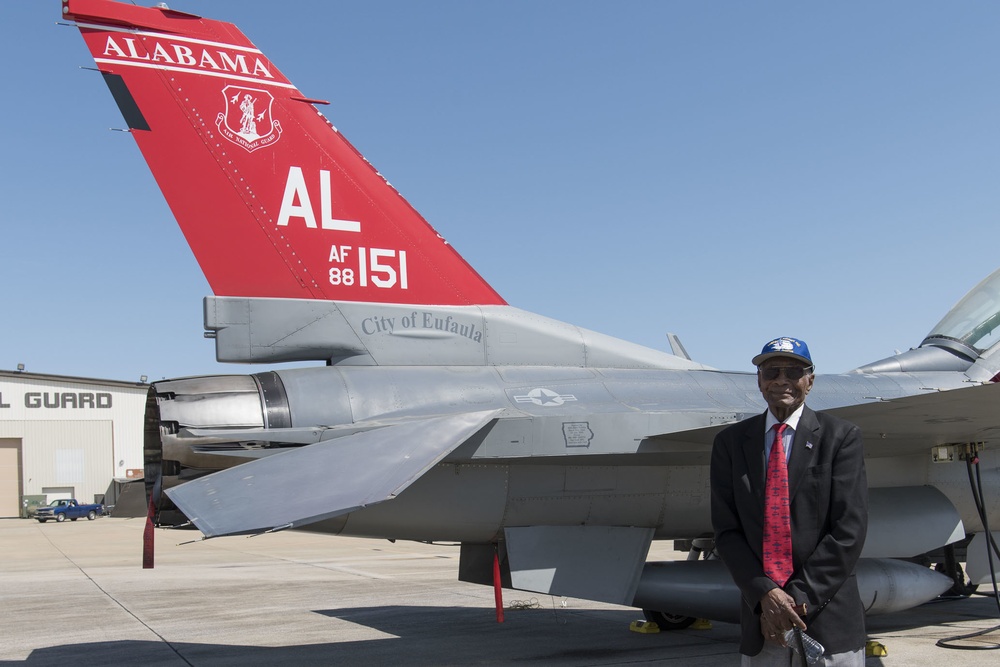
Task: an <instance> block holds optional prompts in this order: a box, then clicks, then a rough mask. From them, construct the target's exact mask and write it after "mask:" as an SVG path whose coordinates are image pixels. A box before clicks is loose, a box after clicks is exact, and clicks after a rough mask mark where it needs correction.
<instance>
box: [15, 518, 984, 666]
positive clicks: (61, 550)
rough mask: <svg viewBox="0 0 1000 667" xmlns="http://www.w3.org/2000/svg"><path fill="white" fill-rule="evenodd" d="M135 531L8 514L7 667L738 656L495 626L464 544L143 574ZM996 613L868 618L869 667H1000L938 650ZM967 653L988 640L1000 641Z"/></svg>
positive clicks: (688, 638) (540, 619)
mask: <svg viewBox="0 0 1000 667" xmlns="http://www.w3.org/2000/svg"><path fill="white" fill-rule="evenodd" d="M142 528H143V521H142V520H140V519H112V518H100V519H98V520H97V521H93V522H89V521H86V520H81V521H76V522H65V523H51V522H50V523H46V524H39V523H38V522H36V521H29V520H21V519H5V520H0V603H2V604H0V665H31V666H39V667H40V666H43V665H45V666H47V665H53V666H55V665H58V666H60V667H62V666H65V665H85V666H86V665H121V664H137V665H163V666H170V667H174V666H182V665H196V666H199V667H201V666H207V665H213V666H214V665H241V666H246V665H303V664H310V665H311V664H322V665H333V664H364V665H506V664H521V663H527V664H544V665H637V664H650V665H677V666H684V667H688V666H693V667H699V666H702V665H706V666H707V665H712V666H716V665H722V666H735V665H738V664H739V658H738V655H737V638H738V628H737V626H735V625H732V624H728V623H714V624H712V627H711V629H706V630H695V629H687V630H682V631H678V632H661V633H659V634H638V633H634V632H630V631H629V623H630V622H631V621H633V620H636V619H640V618H641V617H642V614H641V612H639V611H638V610H635V609H630V608H627V607H618V606H615V605H608V604H602V603H595V602H587V601H583V600H576V599H563V598H553V597H551V596H547V595H533V594H529V593H521V592H517V591H504V604H505V605H507V606H511V605H514V606H518V607H527V608H518V609H507V610H506V611H505V622H504V623H502V624H498V623H497V622H496V616H495V610H494V602H493V591H492V589H490V588H489V587H485V586H477V585H474V584H466V583H461V582H459V581H457V571H458V548H457V547H450V546H431V545H425V544H414V543H409V542H406V543H404V542H397V543H390V542H388V541H385V540H364V539H356V538H344V537H332V536H327V535H310V534H305V533H292V532H285V533H277V534H273V535H264V536H261V537H255V538H243V537H228V538H219V539H213V540H207V541H200V542H195V543H192V544H180V543H182V542H185V541H187V540H191V539H198V538H200V536H201V534H200V533H198V532H196V531H166V530H158V531H156V568H155V569H153V570H143V569H141V547H142V545H141V542H142ZM669 547H670V545H661V544H658V543H657V544H655V545H654V549H656V550H657V552H656V553H654V554H652V557H656V558H669V557H672V556H673V555H674V554H673V553H672V552H670V551H669ZM595 574H596V573H595ZM519 603H528V604H519ZM996 616H997V608H996V603H995V602H994V601H993V600H992V599H989V598H985V597H973V598H970V599H965V600H956V601H947V602H935V603H932V604H929V605H925V606H923V607H920V608H918V609H916V610H911V611H908V612H903V613H899V614H895V615H891V616H880V617H872V618H869V623H868V624H869V634H870V636H871V638H872V639H876V640H878V641H880V642H881V643H883V644H884V645H885V646H886V648H887V649H888V655H887V656H886V657H882V658H868V660H867V665H868V667H874V666H876V665H885V666H887V667H892V666H899V667H903V666H906V667H910V666H913V665H917V666H920V665H934V666H936V665H939V664H944V663H946V664H948V665H949V666H950V667H951V666H957V667H962V666H966V665H968V666H972V665H977V666H978V665H983V664H988V663H990V662H995V661H996V660H998V659H1000V652H990V651H982V650H977V651H962V650H947V649H943V648H939V647H936V646H935V642H936V641H937V640H938V639H941V638H945V637H951V636H955V635H959V634H964V633H968V632H973V631H975V630H980V629H985V628H990V627H993V626H995V625H997V624H998V623H1000V621H998V620H997V618H996ZM962 643H964V644H967V645H972V646H981V647H983V646H994V645H997V644H1000V632H993V633H991V634H990V635H987V636H986V637H984V638H980V639H978V640H972V641H968V642H962Z"/></svg>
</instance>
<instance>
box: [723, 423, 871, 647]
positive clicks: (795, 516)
mask: <svg viewBox="0 0 1000 667" xmlns="http://www.w3.org/2000/svg"><path fill="white" fill-rule="evenodd" d="M765 416H766V413H764V414H761V415H758V416H756V417H751V418H750V419H747V420H745V421H742V422H740V423H738V424H734V425H732V426H730V427H728V428H726V429H725V430H724V431H722V432H721V433H719V435H718V436H716V438H715V445H714V446H713V448H712V471H711V479H712V526H713V528H714V529H715V545H716V549H717V550H718V552H719V555H720V556H721V557H722V560H723V561H724V562H725V563H726V566H727V567H728V568H729V571H730V573H731V574H732V575H733V579H734V580H735V581H736V584H737V586H739V588H740V591H741V592H742V594H743V603H744V604H743V605H742V609H741V614H740V624H741V631H742V632H741V635H742V636H741V641H740V652H741V653H743V654H745V655H757V654H758V653H760V650H761V648H762V647H763V645H764V637H763V636H762V635H761V632H760V599H761V597H763V596H764V594H766V593H767V592H768V591H769V590H771V589H772V588H776V587H777V584H775V583H774V582H773V581H772V580H771V579H770V578H768V577H767V576H766V575H765V574H764V566H763V564H762V558H761V548H762V543H763V532H764V479H765V475H766V468H767V465H766V461H765V457H764V420H765ZM772 437H773V436H772ZM863 454H864V452H863V448H862V443H861V432H860V431H859V429H858V427H857V426H855V425H854V424H851V423H849V422H846V421H844V420H842V419H838V418H836V417H832V416H829V415H825V414H822V413H817V412H814V411H812V410H810V409H809V408H808V407H806V408H804V410H803V413H802V418H801V419H800V420H799V427H798V429H796V431H795V439H794V441H793V443H792V452H791V455H790V457H789V460H788V497H789V501H790V512H791V523H792V563H793V566H794V568H795V571H794V572H793V574H792V577H791V579H790V580H789V581H788V583H787V584H785V586H784V590H785V591H786V592H787V593H788V594H789V595H791V596H792V597H793V598H794V599H795V602H796V603H802V602H805V603H806V604H807V605H808V609H807V611H808V614H807V615H806V617H805V622H806V625H807V626H808V630H807V632H808V633H809V634H810V635H811V636H812V637H814V638H815V639H817V640H818V641H819V642H820V643H821V644H823V645H824V646H825V647H826V652H827V654H832V653H842V652H845V651H855V650H857V649H859V648H862V647H863V646H864V644H865V639H866V637H865V625H864V608H863V606H862V603H861V596H860V595H859V594H858V586H857V581H856V579H855V577H854V566H855V564H856V563H857V561H858V557H859V556H860V555H861V548H862V547H863V546H864V542H865V532H866V530H867V528H868V482H867V479H866V477H865V462H864V457H863Z"/></svg>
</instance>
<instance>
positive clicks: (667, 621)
mask: <svg viewBox="0 0 1000 667" xmlns="http://www.w3.org/2000/svg"><path fill="white" fill-rule="evenodd" d="M642 615H643V616H645V617H646V620H647V621H652V622H653V623H656V624H657V625H658V626H659V627H660V630H664V631H667V630H683V629H684V628H687V627H690V626H691V624H692V623H694V622H695V621H697V620H698V619H697V618H695V617H694V616H680V615H679V614H667V613H664V612H662V611H651V610H649V609H643V610H642Z"/></svg>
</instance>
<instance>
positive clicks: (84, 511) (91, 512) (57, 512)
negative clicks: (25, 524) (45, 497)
mask: <svg viewBox="0 0 1000 667" xmlns="http://www.w3.org/2000/svg"><path fill="white" fill-rule="evenodd" d="M103 512H104V505H81V504H80V503H78V502H77V501H76V499H75V498H60V499H58V500H53V501H52V502H51V503H49V504H48V505H43V506H42V507H39V508H38V509H37V510H35V518H36V519H38V523H45V522H46V521H48V520H49V519H53V520H54V521H65V520H66V519H69V520H70V521H76V520H77V519H81V518H83V517H87V520H88V521H93V520H94V519H96V518H97V516H98V515H99V514H101V513H103Z"/></svg>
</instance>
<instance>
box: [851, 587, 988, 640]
mask: <svg viewBox="0 0 1000 667" xmlns="http://www.w3.org/2000/svg"><path fill="white" fill-rule="evenodd" d="M991 618H992V619H997V603H996V601H995V600H993V598H992V597H986V596H982V595H974V596H972V597H970V598H960V599H954V600H944V599H940V600H933V601H931V602H928V603H926V604H923V605H921V606H919V607H915V608H913V609H908V610H906V611H900V612H896V613H894V614H885V615H881V616H869V617H868V619H867V626H868V634H869V635H870V636H873V637H876V636H877V635H878V634H880V633H892V632H896V631H899V630H911V629H913V628H919V627H925V626H942V627H944V626H949V625H962V624H963V622H967V621H980V620H984V619H991ZM996 622H997V623H998V624H1000V619H997V620H996ZM977 627H978V626H977ZM965 632H969V630H966V631H965ZM961 633H962V630H961V628H957V629H956V634H961Z"/></svg>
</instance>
